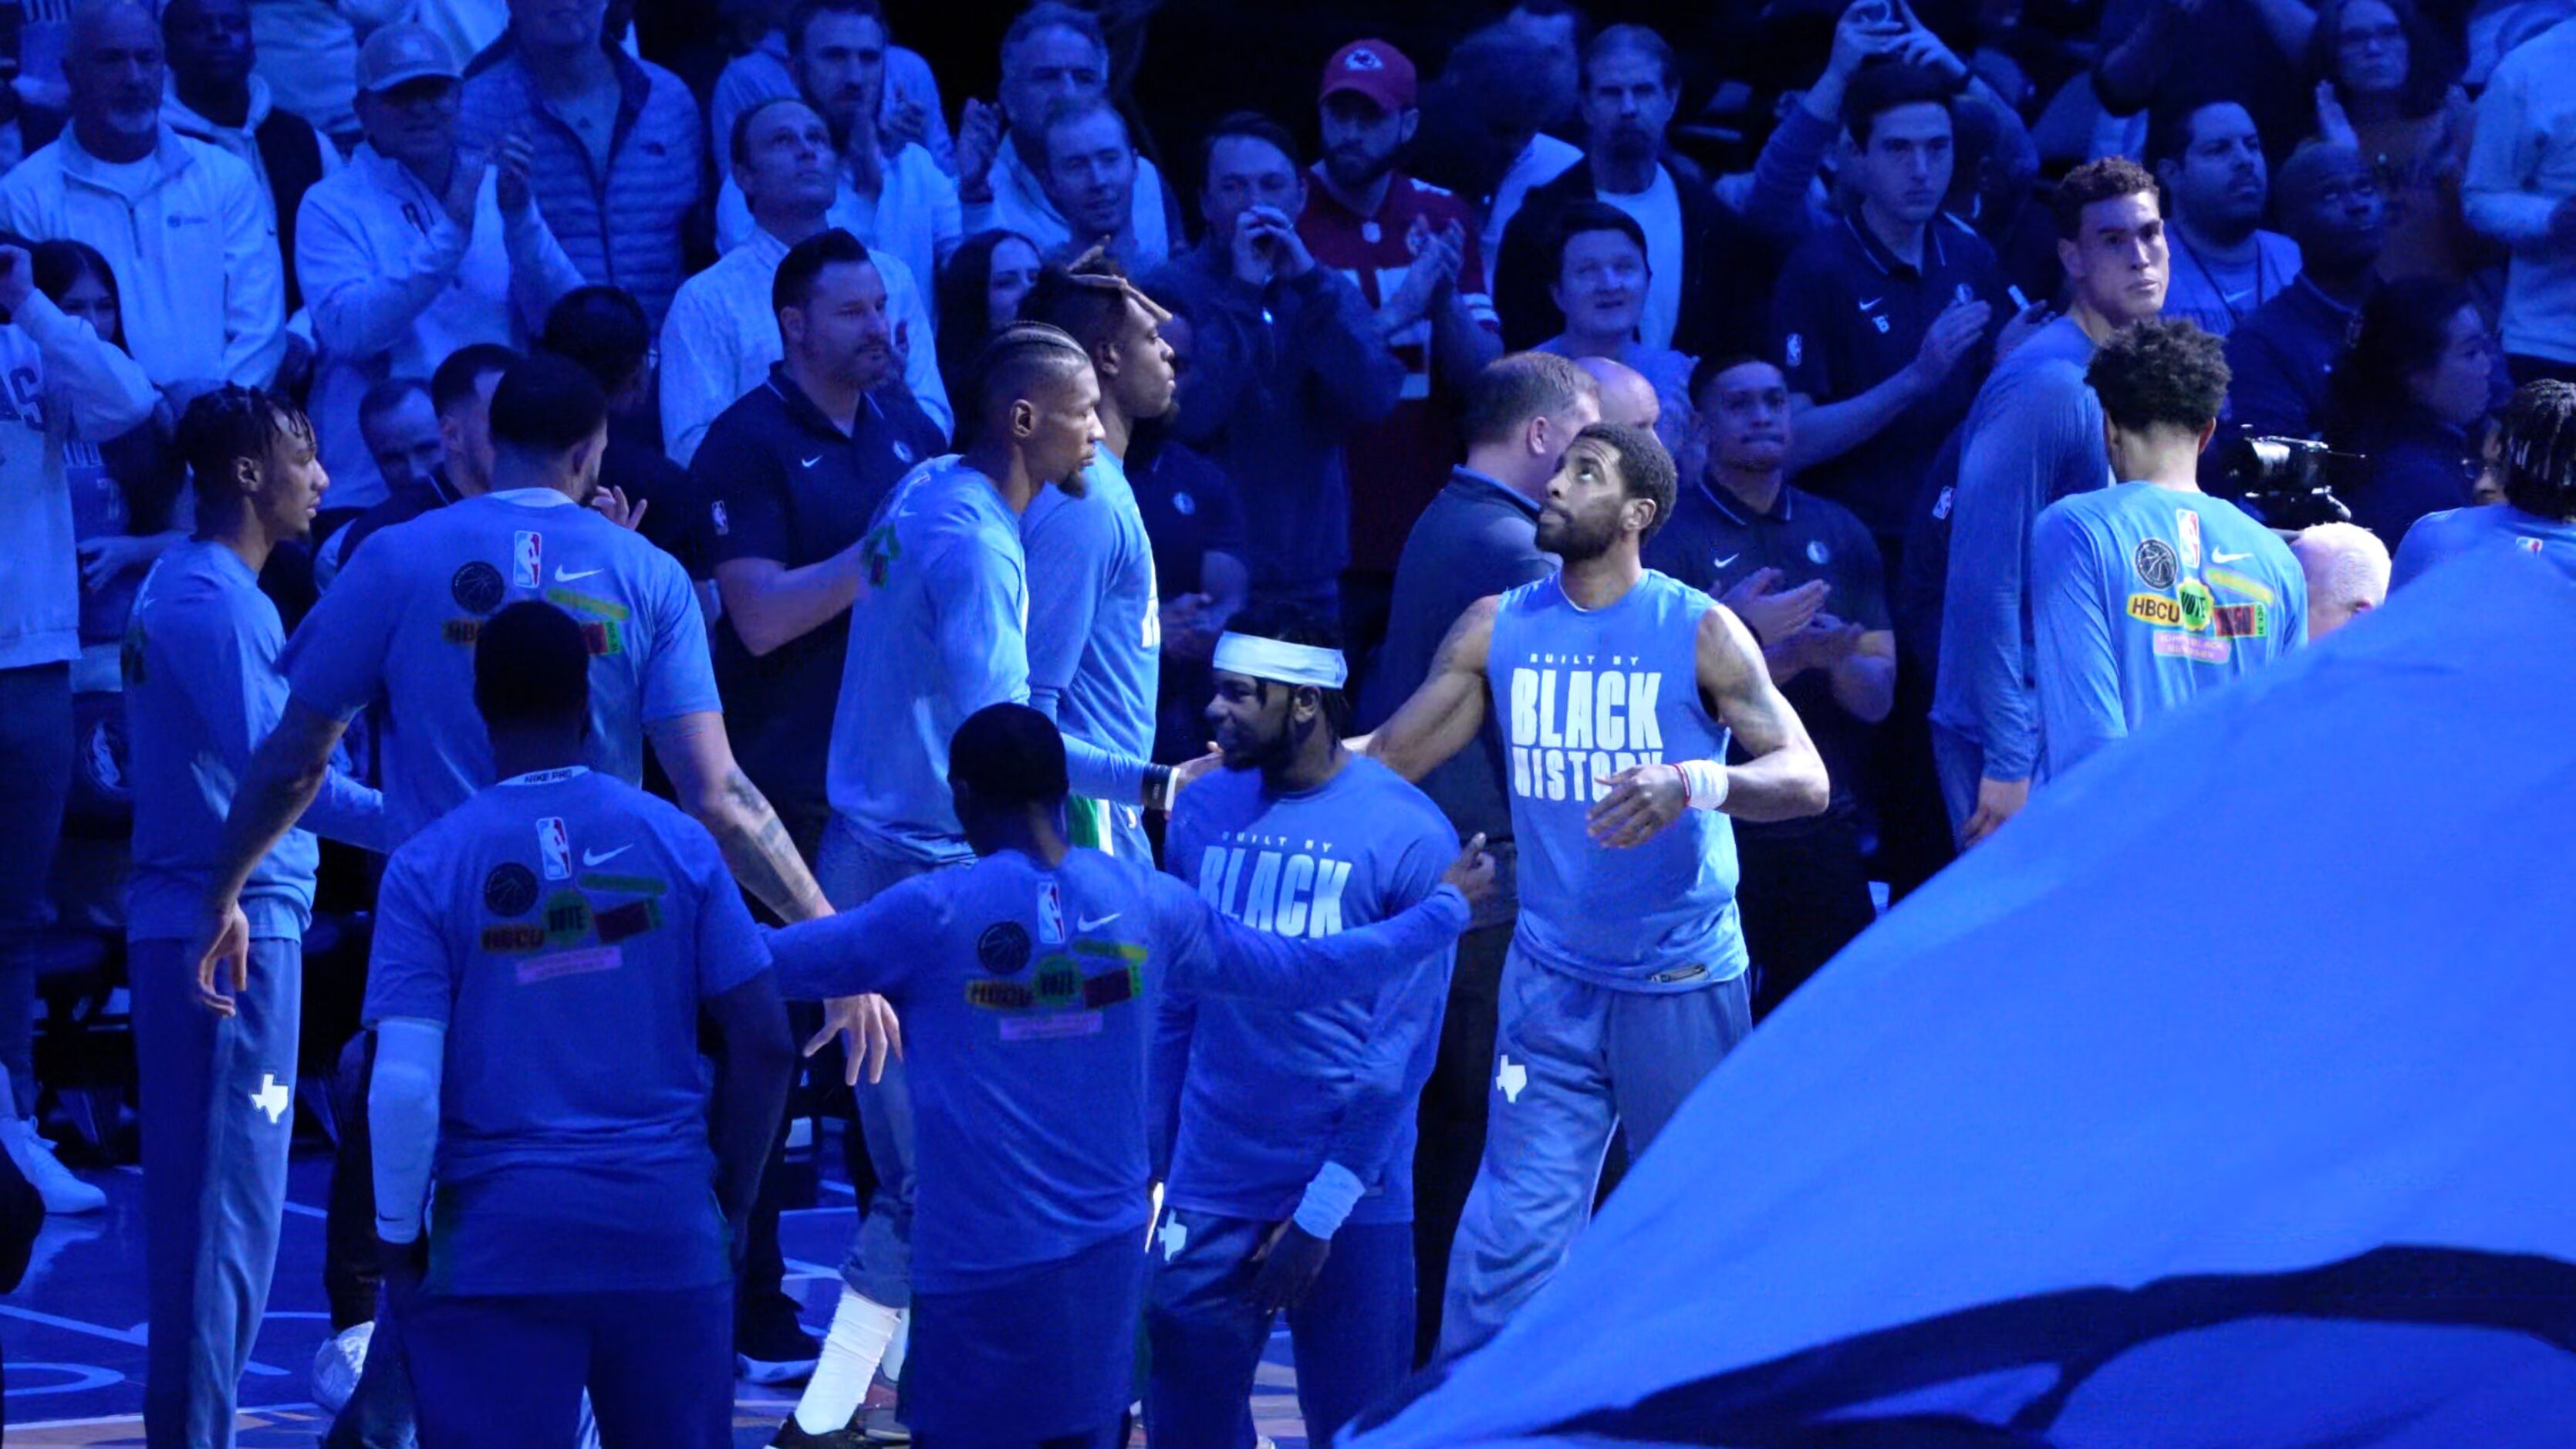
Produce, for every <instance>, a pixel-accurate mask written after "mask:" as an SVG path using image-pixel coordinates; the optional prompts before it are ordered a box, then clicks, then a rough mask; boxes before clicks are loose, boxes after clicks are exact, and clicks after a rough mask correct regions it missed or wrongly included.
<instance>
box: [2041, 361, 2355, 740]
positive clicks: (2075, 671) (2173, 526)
mask: <svg viewBox="0 0 2576 1449" xmlns="http://www.w3.org/2000/svg"><path fill="white" fill-rule="evenodd" d="M2085 379H2086V380H2087V381H2088V382H2089V383H2091V384H2092V387H2093V391H2094V394H2095V395H2096V396H2097V397H2099V398H2100V399H2101V400H2102V418H2103V431H2104V434H2105V445H2106V446H2105V451H2106V452H2107V453H2108V455H2109V457H2110V461H2111V476H2113V477H2114V478H2117V479H2119V480H2121V481H2119V482H2117V483H2115V484H2113V485H2112V486H2110V487H2108V488H2099V489H2095V490H2093V491H2092V492H2089V493H2079V494H2076V495H2075V496H2073V497H2071V498H2062V499H2059V500H2058V501H2057V502H2055V503H2052V504H2050V505H2049V506H2048V507H2047V508H2046V509H2045V510H2043V511H2042V512H2041V513H2040V515H2039V520H2038V522H2036V523H2035V524H2033V525H2032V526H2031V531H2030V586H2031V587H2030V597H2031V606H2030V608H2031V623H2032V630H2033V637H2034V641H2035V646H2036V648H2037V651H2038V652H2037V655H2036V660H2037V663H2036V666H2035V667H2034V668H2033V669H2032V671H2031V672H2032V674H2033V675H2034V676H2035V677H2036V678H2037V680H2038V684H2039V713H2040V719H2041V721H2042V724H2043V726H2044V729H2045V732H2046V737H2047V745H2048V773H2049V775H2050V776H2051V777H2052V778H2054V777H2058V776H2062V775H2064V774H2065V773H2066V772H2067V771H2068V770H2070V769H2073V768H2074V767H2075V766H2076V765H2077V764H2079V763H2081V762H2082V761H2083V760H2085V759H2086V758H2087V757H2089V756H2091V755H2092V754H2093V753H2094V752H2095V751H2096V750H2099V749H2101V748H2102V747H2104V746H2106V745H2112V744H2115V743H2116V742H2118V741H2119V740H2122V739H2125V738H2126V737H2128V736H2129V735H2132V734H2134V733H2136V732H2137V731H2138V730H2139V729H2140V728H2142V727H2143V726H2145V725H2146V724H2147V723H2148V722H2149V721H2150V720H2153V719H2156V718H2158V717H2160V716H2162V715H2165V714H2169V713H2171V712H2172V711H2174V710H2176V709H2179V708H2181V707H2182V706H2183V705H2185V704H2188V703H2189V702H2190V701H2191V700H2192V699H2194V698H2196V697H2198V696H2199V695H2202V694H2206V693H2208V692H2210V691H2211V690H2214V689H2217V688H2219V687H2221V686H2223V685H2225V684H2228V683H2230V682H2232V681H2235V680H2237V679H2241V678H2243V677H2245V676H2246V675H2249V674H2252V673H2254V672H2255V671H2257V670H2260V669H2262V668H2264V667H2266V666H2268V665H2270V664H2272V663H2274V662H2276V661H2278V660H2280V659H2281V658H2283V657H2285V656H2286V655H2287V654H2288V653H2289V652H2290V651H2291V650H2293V649H2296V648H2299V647H2300V646H2302V645H2304V644H2305V643H2306V642H2307V637H2308V619H2307V614H2308V583H2307V578H2306V576H2305V575H2304V574H2302V573H2301V572H2300V570H2299V565H2298V562H2297V560H2295V559H2293V558H2291V557H2290V550H2289V549H2288V548H2287V547H2286V546H2284V545H2283V544H2282V542H2281V540H2280V538H2279V536H2278V535H2276V534H2274V533H2273V532H2272V530H2270V529H2268V528H2265V527H2264V526H2263V525H2261V524H2259V523H2257V522H2255V521H2254V519H2253V518H2252V517H2251V516H2249V515H2248V514H2246V513H2245V511H2244V510H2242V509H2240V508H2238V507H2237V506H2236V505H2235V504H2233V503H2229V502H2227V501H2225V500H2224V499H2218V498H2212V497H2210V496H2209V495H2207V494H2205V493H2203V492H2201V491H2200V483H2199V462H2200V452H2201V450H2202V449H2203V448H2205V447H2207V446H2209V439H2210V435H2211V434H2212V433H2213V432H2215V431H2216V430H2217V427H2218V409H2219V405H2220V404H2221V403H2223V402H2225V401H2226V398H2227V361H2226V356H2225V352H2224V350H2223V349H2222V348H2221V347H2220V345H2219V342H2218V339H2216V338H2214V337H2211V336H2210V335H2209V334H2207V333H2205V332H2203V331H2201V330H2200V329H2199V328H2198V327H2196V326H2193V325H2192V324H2191V323H2189V322H2187V321H2183V320H2181V319H2178V318H2163V319H2160V320H2157V321H2152V322H2141V323H2139V324H2138V325H2136V326H2135V327H2132V328H2130V329H2128V330H2127V331H2125V332H2122V333H2120V334H2119V335H2118V336H2116V337H2113V338H2111V339H2110V340H2109V341H2107V342H2105V343H2103V344H2102V348H2101V350H2100V351H2098V352H2096V353H2095V354H2094V355H2093V361H2092V363H2091V364H2090V365H2089V366H2088V367H2087V368H2086V369H2085Z"/></svg>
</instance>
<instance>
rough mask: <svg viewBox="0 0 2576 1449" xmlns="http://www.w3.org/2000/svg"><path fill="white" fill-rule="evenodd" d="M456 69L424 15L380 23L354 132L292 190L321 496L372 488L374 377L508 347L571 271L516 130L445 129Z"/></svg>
mask: <svg viewBox="0 0 2576 1449" xmlns="http://www.w3.org/2000/svg"><path fill="white" fill-rule="evenodd" d="M458 84H459V72H458V68H457V64H456V60H455V57H453V56H451V55H449V54H448V52H447V47H446V45H445V44H444V43H443V42H441V41H440V40H439V38H438V37H437V36H436V35H435V34H432V33H431V32H430V31H429V30H427V29H425V28H423V27H421V26H417V25H408V24H405V25H388V26H386V27H385V28H384V29H382V30H379V31H377V32H376V33H375V34H373V35H371V36H369V37H367V43H366V45H365V46H364V47H362V48H361V49H360V50H359V52H358V115H359V118H360V119H361V120H362V121H363V122H364V123H365V125H366V128H367V143H366V144H365V145H363V146H360V147H359V148H358V150H357V153H356V154H355V155H354V156H352V157H351V158H350V159H349V164H348V166H347V167H345V168H344V169H342V170H341V172H340V173H339V174H338V175H336V176H333V177H331V178H330V179H329V180H327V181H324V182H321V183H320V184H318V185H316V186H315V187H314V188H313V189H312V190H311V191H309V192H307V193H305V197H304V208H303V214H302V216H301V218H300V220H299V224H298V226H297V229H296V238H295V271H296V275H297V276H298V277H299V278H301V279H302V281H303V284H304V296H305V305H306V307H307V308H309V309H310V310H311V312H312V315H313V332H314V340H315V341H316V342H317V343H318V344H319V345H320V347H321V351H322V369H321V375H320V381H319V382H318V383H316V385H315V388H314V394H313V421H314V426H315V428H316V430H317V431H318V432H319V434H320V436H321V442H322V465H323V467H324V468H326V469H328V470H329V471H330V474H331V477H332V481H333V484H334V487H333V489H332V494H333V497H332V503H333V505H334V506H335V507H361V508H363V507H368V506H371V505H373V504H375V503H378V502H380V501H382V500H383V499H384V497H385V495H386V489H385V484H384V479H383V476H382V475H381V474H380V473H379V472H378V471H377V469H376V464H375V459H374V457H373V456H372V455H370V454H369V453H368V451H367V446H366V440H365V439H364V438H363V437H361V436H360V434H359V431H358V402H359V399H361V398H363V397H364V396H365V395H366V392H367V389H369V388H371V387H373V386H375V385H376V384H377V383H379V382H382V381H384V380H385V379H386V378H388V377H396V376H411V377H426V376H428V375H429V374H430V373H432V372H434V371H436V370H437V368H438V364H439V363H440V362H442V361H444V360H445V359H446V358H447V355H448V354H449V353H451V352H454V351H455V350H456V349H458V348H460V347H463V346H465V345H467V344H468V343H474V342H497V343H501V344H503V345H505V346H522V345H525V343H526V342H527V340H528V339H529V338H530V337H531V336H533V335H534V334H535V333H536V331H537V329H538V328H540V327H542V326H544V325H545V316H546V311H547V309H548V308H550V307H552V306H553V305H554V303H555V299H557V298H559V297H561V296H562V295H563V294H564V293H566V292H569V291H571V290H572V289H573V288H575V287H578V286H580V285H581V284H582V278H581V273H580V272H579V270H577V269H576V268H575V267H574V266H573V263H572V259H571V258H570V257H568V256H566V255H565V254H564V249H563V248H562V247H561V246H560V245H558V244H557V243H556V241H555V238H554V234H553V233H552V232H551V231H549V230H548V229H547V227H546V220H545V217H544V215H543V214H542V213H541V212H540V211H539V210H538V209H537V206H536V204H535V202H534V200H533V198H532V196H531V193H530V191H529V188H528V177H527V168H528V152H527V149H526V147H525V146H524V145H523V144H519V143H518V142H517V138H515V137H514V138H511V139H510V140H508V141H505V142H503V143H502V145H501V147H500V150H499V153H498V154H497V155H467V154H464V153H462V152H460V151H459V150H458V148H457V142H456V114H457V97H458Z"/></svg>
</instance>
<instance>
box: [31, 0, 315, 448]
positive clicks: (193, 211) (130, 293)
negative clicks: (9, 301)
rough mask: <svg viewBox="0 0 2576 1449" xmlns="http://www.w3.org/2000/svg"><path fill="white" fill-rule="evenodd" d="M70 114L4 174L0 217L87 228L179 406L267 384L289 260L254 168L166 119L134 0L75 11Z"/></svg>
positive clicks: (67, 70)
mask: <svg viewBox="0 0 2576 1449" xmlns="http://www.w3.org/2000/svg"><path fill="white" fill-rule="evenodd" d="M63 74H64V78H65V79H66V80H67V81H68V82H69V83H70V85H71V106H72V118H71V124H70V125H69V126H67V127H65V128H64V130H63V134H62V135H61V136H60V137H59V138H57V139H56V140H55V141H54V142H53V143H52V144H51V145H48V146H46V147H45V148H44V149H42V150H40V151H38V152H37V153H36V154H34V155H33V156H30V157H28V158H27V159H26V160H25V161H23V162H20V163H19V165H18V167H17V169H16V170H13V171H11V172H10V173H9V174H8V176H7V177H5V178H0V226H5V227H6V228H7V229H8V230H10V231H13V232H15V233H17V234H18V235H20V236H24V237H29V238H33V239H36V240H44V239H46V238H51V237H62V238H67V239H69V240H72V241H81V242H87V243H89V244H90V245H91V246H92V247H95V248H97V249H98V252H99V254H100V255H102V256H104V257H106V258H107V262H108V265H109V267H111V268H112V269H114V271H115V272H116V281H117V289H118V292H119V293H120V295H121V296H122V297H123V299H124V303H125V341H126V346H127V348H128V349H129V350H130V351H131V352H132V353H133V356H134V360H135V361H136V362H137V363H140V364H141V365H142V367H143V371H144V374H145V375H146V376H148V377H150V378H151V379H152V382H153V385H154V386H156V387H158V388H160V389H161V391H162V393H163V395H164V396H166V397H167V398H168V399H169V401H170V405H171V407H172V408H173V409H174V410H175V409H181V408H184V407H186V406H187V404H188V402H189V401H190V400H191V399H193V398H195V397H196V396H197V394H199V393H202V392H208V391H211V390H213V389H214V388H217V387H220V386H222V385H223V384H225V383H227V382H237V383H241V384H243V385H245V386H248V387H265V386H267V385H268V383H269V382H270V381H271V380H272V379H273V378H274V377H275V376H276V374H277V365H278V362H279V360H280V359H281V358H283V357H284V356H285V353H286V338H285V324H286V293H285V270H284V266H283V264H282V262H281V261H280V259H279V257H278V251H277V236H276V233H275V232H274V230H273V229H272V228H271V227H270V225H269V215H268V206H267V203H266V202H265V201H264V200H263V199H262V198H261V196H260V191H259V182H258V180H257V178H255V177H253V176H252V175H251V172H250V168H249V167H247V166H245V165H243V164H242V163H241V162H240V161H238V160H235V159H234V158H233V157H232V156H231V155H229V154H227V153H225V152H224V151H223V150H221V149H219V148H217V147H214V146H210V145H207V144H206V143H205V142H203V141H192V140H189V139H188V138H187V137H185V136H182V135H180V134H179V133H178V132H176V131H174V130H172V129H170V127H169V125H168V124H167V123H166V122H164V121H163V120H162V119H161V97H162V89H163V84H164V77H165V67H164V66H163V64H162V50H161V27H160V25H159V23H158V22H157V21H156V20H154V18H153V16H152V13H151V12H150V11H149V10H147V9H145V8H144V7H143V6H141V5H138V4H135V3H132V0H109V3H107V4H104V5H101V6H99V7H97V8H95V9H90V10H84V11H82V12H80V13H79V14H78V15H77V16H76V17H74V20H73V25H72V36H71V47H70V50H69V51H68V53H67V54H66V55H65V56H64V60H63Z"/></svg>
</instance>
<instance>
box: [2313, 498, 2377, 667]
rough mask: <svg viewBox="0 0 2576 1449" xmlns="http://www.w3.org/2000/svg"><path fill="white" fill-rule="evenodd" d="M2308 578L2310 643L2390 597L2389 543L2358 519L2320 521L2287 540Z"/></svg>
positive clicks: (2374, 607)
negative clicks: (2335, 521)
mask: <svg viewBox="0 0 2576 1449" xmlns="http://www.w3.org/2000/svg"><path fill="white" fill-rule="evenodd" d="M2290 553H2291V556H2292V557H2294V558H2296V559H2298V561H2299V572H2301V573H2303V574H2306V575H2307V576H2308V642H2309V643H2311V644H2313V643H2315V642H2316V641H2318V640H2319V639H2322V638H2324V637H2326V636H2327V635H2328V634H2331V633H2333V632H2334V631H2335V630H2337V629H2340V628H2342V627H2343V626H2344V625H2346V624H2349V623H2351V622H2352V621H2353V620H2355V619H2357V618H2359V617H2361V616H2362V615H2363V614H2366V613H2369V612H2370V611H2371V610H2373V609H2376V608H2378V607H2379V606H2380V605H2381V604H2384V603H2386V602H2387V601H2388V545H2386V544H2384V543H2381V542H2380V541H2379V535H2377V534H2375V533H2372V532H2371V531H2370V530H2369V529H2366V528H2363V527H2362V526H2361V525H2359V524H2357V523H2320V524H2318V525H2317V526H2315V527H2314V528H2309V529H2303V530H2301V531H2300V533H2299V536H2298V537H2297V538H2294V539H2292V540H2290Z"/></svg>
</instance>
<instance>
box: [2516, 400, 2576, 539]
mask: <svg viewBox="0 0 2576 1449" xmlns="http://www.w3.org/2000/svg"><path fill="white" fill-rule="evenodd" d="M2503 444H2504V449H2503V457H2504V498H2505V501H2506V502H2507V503H2510V504H2512V505H2513V506H2514V507H2516V508H2519V509H2521V510H2522V511H2523V512H2525V513H2530V514H2536V515H2538V516H2539V517H2542V518H2551V519H2557V520H2560V521H2562V522H2576V385H2571V384H2568V383H2564V382H2559V381H2557V380H2555V379H2543V380H2542V381H2539V382H2527V383H2524V384H2523V385H2522V386H2521V387H2519V388H2516V389H2514V394H2513V401H2511V402H2509V403H2507V404H2505V410H2504V438H2503Z"/></svg>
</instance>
